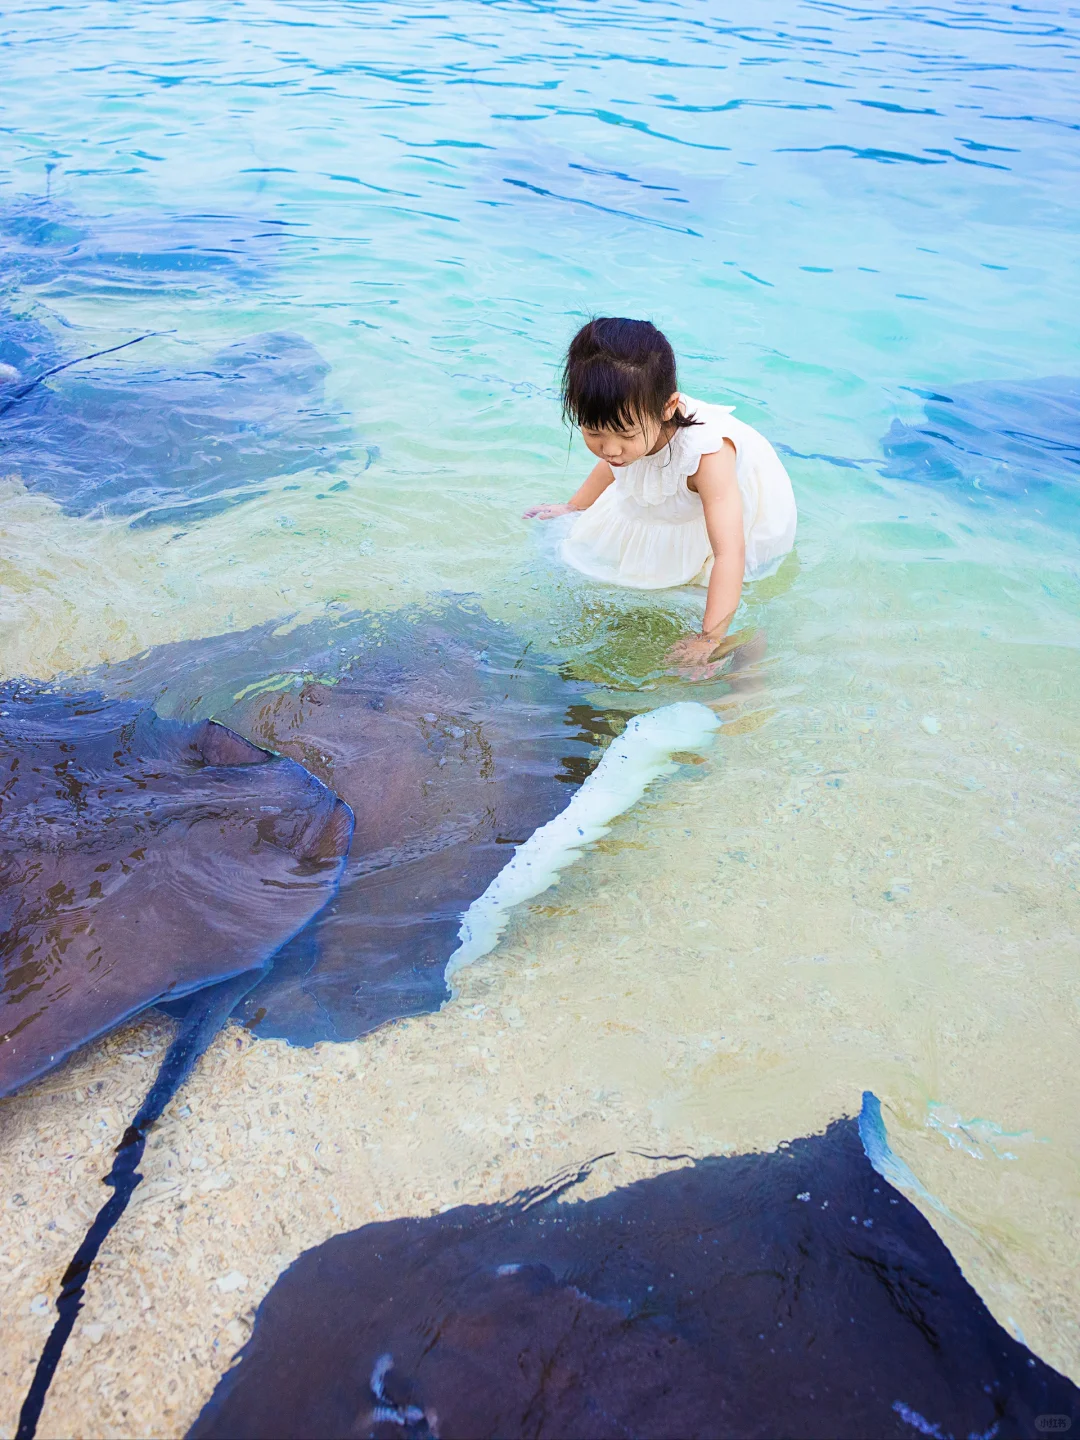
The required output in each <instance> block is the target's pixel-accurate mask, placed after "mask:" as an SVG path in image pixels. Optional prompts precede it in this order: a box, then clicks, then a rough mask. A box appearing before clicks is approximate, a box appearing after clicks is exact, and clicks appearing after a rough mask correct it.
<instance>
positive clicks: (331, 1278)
mask: <svg viewBox="0 0 1080 1440" xmlns="http://www.w3.org/2000/svg"><path fill="white" fill-rule="evenodd" d="M579 1178H581V1177H574V1179H575V1180H576V1179H579ZM571 1184H573V1180H571V1181H569V1182H564V1183H563V1184H562V1185H561V1186H555V1187H553V1188H552V1189H551V1190H550V1191H548V1192H546V1193H541V1192H533V1193H529V1194H526V1195H522V1196H519V1197H518V1198H517V1199H516V1200H515V1201H512V1202H511V1203H509V1204H506V1205H493V1206H475V1207H462V1208H460V1209H457V1210H451V1211H449V1212H448V1213H446V1214H443V1215H435V1216H430V1217H427V1218H423V1219H420V1218H417V1219H406V1220H395V1221H391V1222H389V1223H386V1224H377V1225H368V1226H365V1227H364V1228H363V1229H361V1230H355V1231H353V1232H351V1233H349V1234H344V1235H338V1236H335V1237H334V1238H333V1239H331V1240H328V1241H326V1243H325V1244H323V1245H320V1246H318V1247H316V1248H315V1249H313V1250H309V1251H308V1252H307V1253H306V1254H304V1255H302V1256H301V1257H300V1259H299V1260H297V1261H296V1262H295V1263H294V1264H293V1265H292V1266H291V1267H290V1268H289V1269H288V1270H286V1271H285V1273H284V1274H283V1275H282V1277H281V1278H280V1279H279V1280H278V1281H277V1283H276V1284H275V1285H274V1287H273V1288H272V1289H271V1291H270V1293H269V1295H268V1296H267V1297H266V1299H265V1300H264V1301H263V1302H262V1304H261V1306H260V1307H259V1309H258V1311H257V1313H256V1318H255V1328H254V1332H253V1334H252V1336H251V1339H250V1340H249V1341H248V1343H247V1345H246V1346H245V1347H244V1349H243V1350H242V1351H241V1352H240V1355H239V1357H238V1361H237V1362H234V1364H233V1365H232V1367H230V1369H229V1370H228V1371H227V1372H226V1374H225V1375H224V1376H223V1377H222V1379H221V1380H220V1381H219V1382H218V1386H217V1389H216V1390H215V1391H214V1394H213V1396H212V1397H211V1399H210V1401H209V1402H208V1403H207V1405H206V1407H205V1409H204V1410H203V1412H202V1414H201V1415H200V1416H199V1417H198V1419H197V1420H196V1422H195V1424H194V1426H193V1427H192V1429H191V1431H190V1435H191V1437H192V1440H216V1437H229V1440H245V1437H259V1440H276V1437H301V1436H308V1435H356V1436H361V1435H363V1436H372V1437H383V1440H387V1437H390V1436H398V1437H401V1436H413V1437H432V1436H444V1437H449V1436H464V1435H467V1436H470V1437H475V1440H480V1437H494V1436H504V1437H516V1436H522V1437H523V1436H530V1437H534V1440H542V1437H552V1440H562V1437H565V1436H589V1437H596V1440H600V1437H608V1436H610V1437H613V1440H616V1437H621V1436H626V1435H636V1436H642V1437H649V1436H652V1437H657V1440H667V1437H671V1436H680V1437H702V1440H717V1437H723V1436H759V1437H762V1440H765V1437H771V1436H776V1435H790V1436H821V1435H831V1436H838V1437H841V1436H843V1437H853V1440H855V1437H860V1440H861V1437H863V1436H867V1435H873V1436H881V1437H885V1436H895V1437H901V1436H903V1437H907V1436H910V1435H912V1434H914V1433H916V1432H917V1431H919V1432H921V1433H922V1434H924V1435H933V1436H947V1435H956V1436H960V1435H967V1436H980V1437H986V1436H994V1435H1017V1434H1020V1435H1027V1434H1034V1433H1035V1430H1036V1428H1037V1419H1038V1417H1047V1416H1054V1417H1063V1418H1065V1419H1068V1418H1080V1392H1078V1391H1077V1390H1076V1388H1075V1387H1074V1386H1073V1385H1071V1384H1070V1383H1069V1381H1068V1380H1066V1379H1064V1378H1063V1377H1062V1376H1060V1375H1058V1374H1056V1373H1055V1372H1054V1371H1053V1370H1051V1369H1050V1368H1049V1367H1048V1366H1047V1365H1044V1364H1043V1363H1042V1362H1041V1361H1039V1360H1037V1359H1036V1358H1035V1357H1034V1356H1033V1355H1031V1354H1030V1352H1029V1351H1027V1350H1026V1349H1025V1347H1024V1346H1023V1345H1021V1344H1020V1343H1018V1342H1017V1341H1016V1340H1014V1339H1012V1337H1011V1336H1010V1335H1008V1334H1007V1333H1006V1331H1004V1330H1003V1329H1002V1328H1001V1326H1000V1325H998V1324H997V1322H996V1321H995V1320H994V1319H993V1317H992V1316H991V1315H990V1313H989V1311H988V1310H987V1309H986V1306H985V1305H984V1304H983V1303H982V1301H981V1300H980V1299H979V1297H978V1296H977V1295H976V1293H975V1291H974V1290H972V1288H971V1287H970V1286H969V1285H968V1283H967V1282H966V1281H965V1280H964V1278H963V1276H962V1275H961V1273H960V1270H959V1267H958V1266H957V1264H956V1262H955V1261H954V1260H953V1258H952V1256H951V1255H950V1254H949V1252H948V1250H947V1249H946V1248H945V1246H944V1244H943V1243H942V1241H941V1240H940V1239H939V1238H938V1236H937V1235H936V1234H935V1233H934V1231H933V1230H932V1229H931V1227H930V1225H929V1224H928V1223H927V1221H926V1220H925V1219H924V1218H923V1217H922V1215H921V1214H920V1213H919V1211H918V1210H916V1209H915V1207H914V1206H913V1205H911V1204H910V1203H909V1202H908V1201H907V1200H906V1199H905V1198H904V1197H903V1196H902V1195H901V1194H900V1193H899V1192H897V1191H895V1190H894V1189H893V1188H892V1187H891V1186H890V1185H889V1184H887V1183H886V1182H885V1181H884V1180H883V1179H882V1178H881V1177H880V1176H879V1175H878V1174H877V1172H876V1171H875V1170H873V1169H872V1168H871V1166H870V1164H869V1162H868V1160H867V1158H866V1155H865V1154H864V1152H863V1149H862V1146H861V1144H860V1142H859V1135H858V1130H857V1128H856V1125H855V1123H854V1122H853V1121H850V1120H844V1121H837V1122H836V1123H834V1124H833V1125H831V1126H830V1127H829V1129H828V1130H827V1131H826V1133H825V1134H824V1135H820V1136H815V1137H813V1138H812V1139H807V1140H798V1141H795V1142H793V1143H792V1144H791V1145H789V1146H785V1147H783V1148H781V1149H780V1150H779V1151H777V1152H776V1153H774V1154H771V1155H748V1156H739V1157H733V1158H721V1159H707V1160H701V1161H699V1162H697V1163H696V1164H694V1165H692V1166H689V1167H688V1168H686V1169H681V1170H676V1171H669V1172H668V1173H667V1174H664V1175H661V1176H659V1177H657V1178H656V1179H652V1180H643V1181H640V1182H639V1183H637V1184H634V1185H629V1186H627V1187H625V1188H623V1189H619V1190H615V1191H613V1192H611V1193H609V1194H607V1195H604V1196H602V1197H601V1198H599V1199H595V1200H589V1201H585V1202H578V1203H560V1195H561V1192H563V1191H565V1190H566V1189H568V1188H569V1185H571ZM562 1198H563V1201H564V1202H565V1200H568V1199H570V1198H571V1197H569V1196H563V1197H562ZM1061 1428H1062V1429H1064V1428H1065V1426H1061Z"/></svg>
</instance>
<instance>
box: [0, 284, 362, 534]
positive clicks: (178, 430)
mask: <svg viewBox="0 0 1080 1440" xmlns="http://www.w3.org/2000/svg"><path fill="white" fill-rule="evenodd" d="M130 353H131V354H132V355H136V354H137V353H138V352H137V351H131V352H130ZM68 358H74V357H68ZM0 361H4V362H6V363H7V364H8V365H11V366H13V367H14V368H15V369H16V370H17V371H18V372H19V377H18V379H14V378H10V377H9V379H8V380H7V382H6V383H5V381H4V378H3V375H2V374H0V472H3V473H13V472H14V473H18V474H19V475H20V476H21V477H22V479H23V481H24V483H25V484H26V485H27V487H28V488H29V489H31V490H41V491H43V492H44V493H45V494H47V495H50V496H52V498H53V499H55V500H57V501H59V503H60V504H61V505H62V506H63V508H64V509H65V511H67V513H68V514H72V515H82V516H88V517H92V518H97V517H101V516H106V515H126V516H131V517H132V524H135V525H162V524H176V523H177V522H180V523H184V522H188V521H192V520H196V519H200V518H202V517H204V516H207V515H211V514H214V513H217V512H218V511H221V510H224V509H226V508H227V507H229V506H230V505H235V504H237V503H239V502H241V501H243V500H247V499H250V498H251V497H252V496H254V495H257V494H260V493H262V492H263V490H264V489H265V485H266V482H267V481H269V480H271V479H274V478H276V477H278V476H282V475H289V474H293V473H295V472H297V471H299V470H307V469H311V468H320V469H332V468H334V467H335V466H336V465H337V464H338V463H339V462H340V461H341V460H343V459H344V458H345V457H346V456H348V454H349V453H350V444H351V436H350V430H349V426H348V424H347V423H346V421H345V419H344V418H343V417H342V416H341V415H339V414H336V413H334V412H333V411H331V410H329V409H328V408H327V406H326V403H325V400H324V398H323V383H324V381H325V378H326V376H327V374H328V373H329V366H328V365H327V364H326V362H325V361H324V360H323V359H322V357H321V356H320V355H319V353H318V351H317V350H316V349H315V348H314V347H313V346H311V345H309V344H308V343H307V341H306V340H302V339H301V338H300V337H299V336H297V335H288V334H269V335H257V336H253V337H251V338H249V339H246V340H243V341H240V342H239V343H237V344H235V345H230V346H228V347H227V348H226V349H224V350H222V351H220V352H219V353H218V354H217V355H215V356H213V357H212V358H211V359H210V360H209V361H208V362H207V363H205V364H203V365H197V366H193V368H192V369H191V370H190V371H187V372H179V373H177V372H173V371H162V370H146V369H139V368H137V365H134V364H132V363H130V362H129V360H128V356H127V355H125V356H124V357H123V359H122V360H121V358H120V357H119V356H117V357H116V360H115V361H113V362H112V363H110V364H109V365H108V367H105V366H102V365H101V364H100V362H98V366H97V368H94V366H93V365H92V364H91V365H83V364H80V365H75V366H71V367H70V368H67V369H64V370H63V371H62V372H61V373H59V374H56V375H54V376H52V377H50V378H47V379H44V380H43V381H42V382H41V383H39V384H34V383H33V381H34V380H35V379H36V378H37V377H38V376H39V375H43V374H44V372H45V371H46V370H49V369H52V368H54V367H55V366H56V365H57V364H60V363H62V361H60V360H58V358H57V351H56V347H55V343H54V342H52V341H51V340H50V339H49V338H48V336H47V335H46V334H45V332H44V331H43V330H42V329H41V327H40V326H38V325H36V324H35V323H34V322H33V321H30V320H27V319H23V318H18V317H7V316H4V315H3V314H2V313H0Z"/></svg>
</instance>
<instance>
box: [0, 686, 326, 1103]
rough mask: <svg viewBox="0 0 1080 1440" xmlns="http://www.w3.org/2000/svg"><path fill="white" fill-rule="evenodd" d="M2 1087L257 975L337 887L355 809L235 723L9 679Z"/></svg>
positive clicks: (1, 725) (1, 745) (2, 856)
mask: <svg viewBox="0 0 1080 1440" xmlns="http://www.w3.org/2000/svg"><path fill="white" fill-rule="evenodd" d="M0 773H3V775H4V779H3V782H2V784H0V917H2V932H3V939H2V942H0V973H2V976H3V990H2V1004H0V1094H5V1093H7V1092H9V1091H11V1090H14V1089H16V1088H17V1087H19V1086H21V1085H24V1084H25V1083H26V1082H27V1081H29V1080H31V1079H33V1078H34V1077H35V1076H37V1075H40V1074H42V1073H43V1072H44V1071H45V1070H47V1069H49V1068H50V1067H51V1066H53V1065H55V1064H57V1063H59V1061H60V1060H62V1059H63V1058H64V1057H65V1056H67V1055H69V1054H71V1053H72V1051H74V1050H75V1049H77V1048H78V1047H79V1046H80V1045H82V1044H83V1043H85V1041H87V1040H89V1039H91V1038H93V1037H94V1036H96V1035H100V1034H102V1033H104V1032H105V1031H107V1030H109V1029H111V1028H113V1027H114V1026H115V1025H117V1024H119V1023H120V1022H121V1021H123V1020H125V1019H127V1018H129V1017H130V1016H132V1015H135V1014H137V1013H138V1012H139V1011H141V1010H144V1009H145V1008H146V1007H147V1006H148V1005H151V1004H153V1003H154V1002H156V1001H160V1000H163V999H166V998H169V997H175V996H180V995H183V994H185V993H187V992H190V991H193V990H198V989H201V988H202V987H204V986H207V985H209V984H211V983H213V982H218V981H223V980H230V979H232V978H234V977H237V976H241V975H247V976H248V977H249V978H248V985H250V983H251V981H252V979H253V978H254V976H255V975H256V974H257V973H258V972H259V971H260V970H261V969H262V968H263V967H264V966H265V965H266V964H267V962H268V961H269V959H270V957H271V956H272V955H273V954H274V952H275V951H277V950H278V949H279V948H280V946H281V945H282V944H283V943H284V942H285V941H286V940H287V939H288V938H289V936H290V935H291V934H293V933H294V932H295V931H297V930H299V929H300V928H302V927H303V926H304V925H305V924H306V923H307V921H308V920H310V918H311V916H312V915H313V914H314V913H315V912H316V911H317V910H318V909H320V908H321V907H322V906H323V905H324V904H325V903H326V900H327V899H328V897H329V895H330V893H331V891H332V889H333V887H334V885H335V884H336V883H337V880H338V877H339V875H340V872H341V867H342V861H343V857H344V855H345V852H346V850H347V848H348V841H349V836H350V834H351V830H352V817H351V814H350V812H349V810H348V807H347V806H345V805H344V804H342V802H341V801H340V800H338V799H337V798H336V797H335V796H334V795H333V794H332V793H331V792H330V791H329V790H328V789H327V788H326V786H325V785H323V784H322V783H321V782H320V781H319V780H317V779H316V778H315V777H314V776H312V775H311V774H310V773H308V772H307V771H306V770H304V769H303V768H302V767H301V766H299V765H297V764H296V763H295V762H294V761H291V760H288V759H283V758H280V757H276V756H273V755H271V754H270V753H269V752H267V751H265V750H261V749H259V748H258V747H256V746H254V745H252V744H251V743H250V742H249V741H247V740H245V739H243V738H241V737H240V736H238V735H236V734H234V733H233V732H231V731H229V730H228V729H226V728H225V727H224V726H221V725H217V724H215V723H214V722H212V721H208V720H203V721H201V722H198V723H195V724H184V723H182V722H180V721H176V720H162V719H161V718H160V717H158V716H157V715H156V714H154V712H153V711H152V710H145V709H141V708H140V707H138V706H135V705H131V704H125V703H123V702H117V701H108V700H105V699H104V698H103V697H101V696H94V695H90V694H84V695H80V696H72V695H56V694H51V693H49V692H47V691H45V692H43V691H40V690H35V689H32V688H30V687H26V686H20V685H10V684H9V685H5V686H3V687H0Z"/></svg>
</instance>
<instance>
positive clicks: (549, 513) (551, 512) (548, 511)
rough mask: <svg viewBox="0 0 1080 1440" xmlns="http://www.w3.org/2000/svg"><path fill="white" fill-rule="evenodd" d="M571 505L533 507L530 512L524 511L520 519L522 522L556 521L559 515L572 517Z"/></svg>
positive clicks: (572, 509) (573, 510)
mask: <svg viewBox="0 0 1080 1440" xmlns="http://www.w3.org/2000/svg"><path fill="white" fill-rule="evenodd" d="M574 513H575V507H574V506H573V505H555V504H550V503H549V504H547V505H534V506H533V507H532V509H531V510H526V511H525V514H524V515H523V516H522V517H521V518H522V519H523V520H557V519H558V518H559V516H560V515H573V514H574Z"/></svg>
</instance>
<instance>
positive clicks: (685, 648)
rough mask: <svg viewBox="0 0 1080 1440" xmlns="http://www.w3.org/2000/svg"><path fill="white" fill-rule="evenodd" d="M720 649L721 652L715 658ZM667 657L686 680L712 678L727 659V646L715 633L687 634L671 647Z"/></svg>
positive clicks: (667, 660)
mask: <svg viewBox="0 0 1080 1440" xmlns="http://www.w3.org/2000/svg"><path fill="white" fill-rule="evenodd" d="M718 650H720V652H721V653H720V654H719V656H717V658H716V659H714V658H713V657H714V656H716V652H717V651H718ZM665 658H666V663H667V664H668V665H670V666H671V668H672V669H673V670H674V671H675V673H676V674H677V675H681V676H683V678H684V679H686V680H711V679H712V677H713V676H714V675H715V674H716V672H717V671H718V670H719V669H720V666H721V665H722V664H723V663H724V661H725V660H726V659H727V648H726V647H724V642H723V640H722V639H718V638H717V637H716V636H715V635H687V636H686V637H685V639H683V640H679V641H677V642H676V643H675V644H674V645H673V646H672V647H671V649H670V650H669V651H668V653H667V656H666V657H665ZM710 662H711V663H710Z"/></svg>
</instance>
